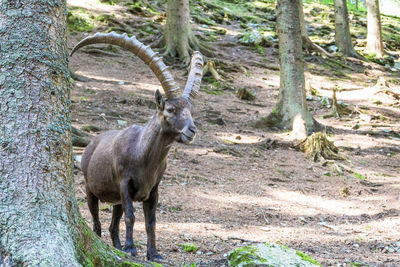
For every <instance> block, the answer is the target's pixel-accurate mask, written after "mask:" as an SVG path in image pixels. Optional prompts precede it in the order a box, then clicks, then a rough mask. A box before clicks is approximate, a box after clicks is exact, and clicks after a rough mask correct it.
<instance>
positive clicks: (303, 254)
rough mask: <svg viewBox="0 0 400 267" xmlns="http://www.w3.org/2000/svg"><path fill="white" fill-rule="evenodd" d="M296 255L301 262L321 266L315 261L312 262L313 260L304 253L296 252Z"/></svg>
mask: <svg viewBox="0 0 400 267" xmlns="http://www.w3.org/2000/svg"><path fill="white" fill-rule="evenodd" d="M296 255H297V256H299V257H300V258H301V259H302V260H303V261H308V262H310V263H312V264H315V265H319V266H321V263H319V262H318V261H317V260H314V259H313V258H311V257H310V255H308V254H306V253H304V252H301V251H296Z"/></svg>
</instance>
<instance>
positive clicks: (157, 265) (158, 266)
mask: <svg viewBox="0 0 400 267" xmlns="http://www.w3.org/2000/svg"><path fill="white" fill-rule="evenodd" d="M151 264H153V265H154V266H155V267H163V265H162V264H160V263H157V262H152V263H151Z"/></svg>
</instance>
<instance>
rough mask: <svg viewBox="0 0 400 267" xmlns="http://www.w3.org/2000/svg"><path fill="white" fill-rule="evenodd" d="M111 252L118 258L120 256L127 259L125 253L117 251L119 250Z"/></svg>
mask: <svg viewBox="0 0 400 267" xmlns="http://www.w3.org/2000/svg"><path fill="white" fill-rule="evenodd" d="M113 252H114V253H115V254H117V255H118V256H120V257H121V258H126V257H127V254H126V253H125V252H123V251H121V250H119V249H114V250H113Z"/></svg>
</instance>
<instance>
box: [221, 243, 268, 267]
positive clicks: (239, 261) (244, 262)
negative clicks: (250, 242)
mask: <svg viewBox="0 0 400 267" xmlns="http://www.w3.org/2000/svg"><path fill="white" fill-rule="evenodd" d="M257 252H258V248H257V247H255V246H246V247H241V248H237V249H235V250H233V251H232V252H231V253H230V254H229V255H228V260H229V265H230V266H256V265H255V263H254V261H261V262H264V263H266V260H264V259H262V258H261V257H260V256H258V255H257Z"/></svg>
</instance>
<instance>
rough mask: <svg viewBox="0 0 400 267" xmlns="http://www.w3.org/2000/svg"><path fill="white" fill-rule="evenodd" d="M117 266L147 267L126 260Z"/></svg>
mask: <svg viewBox="0 0 400 267" xmlns="http://www.w3.org/2000/svg"><path fill="white" fill-rule="evenodd" d="M117 267H145V266H144V265H142V264H140V263H136V262H129V261H124V262H121V263H120V264H118V265H117Z"/></svg>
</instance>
